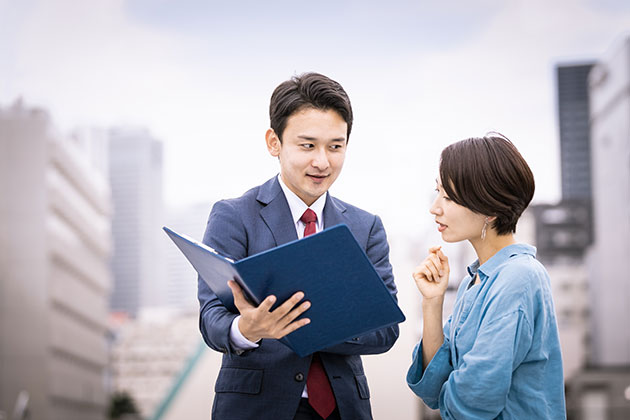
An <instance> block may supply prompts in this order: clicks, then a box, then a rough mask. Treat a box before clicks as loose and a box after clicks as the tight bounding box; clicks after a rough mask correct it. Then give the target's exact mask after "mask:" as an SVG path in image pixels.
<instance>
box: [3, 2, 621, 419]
mask: <svg viewBox="0 0 630 420" xmlns="http://www.w3.org/2000/svg"><path fill="white" fill-rule="evenodd" d="M629 30H630V3H628V2H627V1H613V0H608V1H601V0H600V1H594V0H575V1H570V0H559V1H554V2H543V1H539V0H533V1H509V2H505V1H499V0H482V1H476V2H466V1H462V0H457V1H454V2H437V1H436V2H412V1H400V0H393V1H389V2H386V3H383V2H373V1H361V2H358V1H348V2H332V1H326V0H325V1H320V2H316V3H312V2H311V3H308V2H298V3H296V2H288V1H277V2H255V1H238V2H232V3H225V2H221V3H220V2H215V1H201V0H182V1H178V2H174V1H167V0H111V1H98V2H81V1H71V0H50V1H45V0H24V1H15V0H13V1H11V0H0V420H13V419H15V420H17V419H27V418H28V419H33V420H39V419H59V420H73V419H77V420H91V419H106V418H124V416H127V417H126V418H142V419H152V420H171V419H184V418H185V419H193V420H194V419H207V418H208V417H209V414H210V408H211V403H212V398H213V395H214V394H213V393H214V381H215V378H216V376H217V373H218V369H219V366H220V362H221V355H220V354H219V353H215V352H213V351H211V350H209V349H208V348H207V347H206V346H205V345H204V344H203V341H202V339H201V336H200V334H199V332H198V326H197V323H198V319H197V311H198V307H197V301H196V283H197V282H196V275H195V273H194V271H193V270H192V268H191V267H189V266H188V263H187V262H186V260H185V259H184V258H183V256H182V255H181V254H179V251H178V250H177V249H176V248H175V246H174V245H173V244H172V243H169V240H168V238H167V236H166V235H164V234H163V232H162V231H161V227H162V226H163V225H167V226H169V227H171V228H173V229H175V230H176V231H178V232H181V233H185V234H188V235H190V236H192V237H194V238H198V239H200V238H201V237H202V235H203V231H204V228H205V223H206V220H207V217H208V214H209V211H210V209H211V207H212V204H213V203H214V202H215V201H217V200H219V199H221V198H228V197H236V196H239V195H240V194H242V193H243V192H244V191H246V190H247V189H249V188H250V187H252V186H255V185H258V184H260V183H262V182H264V181H265V180H267V179H268V178H270V177H272V176H273V175H274V174H276V173H277V171H278V167H277V162H276V161H275V160H274V159H273V158H272V157H271V156H269V155H268V153H267V151H266V148H265V144H264V132H265V130H266V129H267V128H268V124H269V121H268V103H269V97H270V96H271V92H272V91H273V89H274V88H275V86H277V85H278V84H279V83H280V82H282V81H283V80H286V79H288V78H289V77H291V76H292V75H294V74H299V73H302V72H305V71H317V72H321V73H323V74H326V75H328V76H330V77H332V78H333V79H335V80H337V81H339V82H340V83H341V84H342V85H343V86H344V88H345V89H346V90H347V92H348V94H349V95H350V98H351V100H352V103H353V108H354V111H355V123H354V127H353V132H352V137H351V139H350V143H349V150H348V155H347V159H346V167H345V168H344V171H343V173H342V175H341V176H340V178H339V179H338V180H337V182H336V184H335V185H334V186H333V188H332V190H331V192H332V193H333V194H334V195H336V196H338V197H340V198H342V199H344V200H346V201H348V202H351V203H353V204H356V205H358V206H360V207H362V208H365V209H366V210H369V211H371V212H373V213H376V214H379V215H380V216H381V217H382V218H383V221H384V223H385V227H386V229H387V232H388V238H389V242H390V246H391V255H390V258H391V262H392V264H393V266H394V274H395V276H396V282H397V286H398V288H399V294H398V298H399V302H400V306H401V308H402V309H403V311H404V312H405V314H406V316H407V321H406V322H405V323H403V324H401V335H400V339H399V340H398V342H397V343H396V345H395V346H394V348H393V349H392V350H391V351H389V352H388V353H386V354H383V355H378V356H367V357H364V358H363V359H364V364H365V367H366V371H367V376H368V381H369V384H370V387H371V396H372V397H371V398H372V407H373V414H374V417H375V419H402V420H406V419H410V420H411V419H413V420H417V419H434V418H439V413H436V412H434V411H432V410H429V409H428V408H427V407H426V406H424V404H423V403H422V402H421V401H420V400H419V399H418V398H416V397H415V395H414V394H412V393H411V391H409V390H408V389H407V386H406V383H405V374H406V370H407V367H408V365H409V363H410V360H411V351H412V349H413V346H414V345H415V343H416V342H417V340H418V339H419V337H420V334H421V325H422V322H421V316H422V314H421V311H420V294H419V293H418V292H417V290H416V289H415V286H414V284H413V281H412V279H411V277H410V273H411V271H412V269H413V267H414V266H415V265H416V264H418V263H419V262H420V261H422V259H424V257H425V255H426V252H427V249H428V248H429V247H430V246H432V245H435V244H440V243H441V240H440V236H439V234H438V232H437V230H436V229H435V227H434V226H435V225H434V222H433V218H432V216H431V215H430V214H429V212H428V208H429V206H430V203H431V201H432V200H433V195H434V192H433V189H434V187H435V182H434V180H435V177H436V175H437V168H438V162H439V153H440V151H441V150H442V148H444V147H445V146H446V145H448V144H450V143H452V142H454V141H457V140H460V139H463V138H466V137H471V136H481V135H484V134H485V133H486V132H488V131H492V130H496V131H499V132H501V133H503V134H505V135H506V136H507V137H509V138H510V139H512V141H513V142H514V143H515V144H516V146H517V147H518V148H519V150H520V151H521V153H522V154H523V155H524V157H525V159H526V160H528V162H529V163H530V165H531V167H532V169H533V172H534V175H535V177H536V182H537V191H536V195H535V198H534V202H533V204H532V205H531V206H530V208H529V209H528V210H527V212H526V213H525V215H524V216H523V218H522V219H521V221H520V222H519V226H518V230H517V236H518V238H519V240H521V241H524V242H528V243H532V244H534V245H536V246H537V248H538V258H539V259H540V260H541V261H542V262H543V263H544V264H545V266H546V267H547V269H548V271H549V273H550V276H551V279H552V287H553V293H554V300H555V304H556V311H557V316H558V322H559V328H560V335H561V341H562V350H563V357H564V371H565V384H566V393H567V411H568V417H569V418H570V419H584V420H591V419H595V420H598V419H615V420H616V419H628V418H630V327H628V322H629V321H630V276H629V275H628V272H627V268H626V264H627V263H628V260H630V32H629ZM443 245H444V249H445V250H446V251H447V253H448V255H449V256H450V259H451V261H452V266H453V273H452V280H451V286H450V289H451V290H450V293H449V296H450V298H449V304H447V305H446V306H447V307H446V308H445V312H446V315H448V314H449V313H450V310H451V305H452V300H453V299H454V291H455V290H456V287H457V286H458V283H459V280H460V279H461V278H462V277H463V275H464V270H465V267H466V265H467V264H469V263H470V262H471V261H472V260H473V259H474V253H473V251H472V249H471V247H470V246H469V245H468V244H443ZM133 413H135V414H133ZM121 416H122V417H121Z"/></svg>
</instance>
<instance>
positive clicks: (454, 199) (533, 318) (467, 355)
mask: <svg viewBox="0 0 630 420" xmlns="http://www.w3.org/2000/svg"><path fill="white" fill-rule="evenodd" d="M439 172H440V176H439V178H438V179H437V189H436V190H437V197H436V199H435V202H434V203H433V205H432V207H431V210H430V212H431V214H433V215H434V216H435V221H436V223H437V224H438V231H440V232H441V234H442V239H444V241H446V242H459V241H463V240H468V241H469V242H470V243H471V244H472V246H473V247H474V249H475V252H476V253H477V257H478V260H477V261H475V262H474V263H472V264H471V265H470V266H469V267H468V274H469V275H468V276H467V277H466V278H465V279H464V280H463V281H462V283H461V284H460V286H459V290H458V292H457V299H456V301H455V306H454V308H453V314H452V315H451V316H450V317H449V318H448V320H447V322H446V324H444V325H443V323H442V306H443V301H444V293H445V291H446V287H447V285H448V281H449V271H450V270H449V263H448V258H447V256H446V255H445V254H444V252H443V251H442V250H441V248H440V247H439V246H435V247H432V248H431V249H430V250H429V255H428V256H427V258H426V259H425V260H424V261H423V262H422V263H421V264H420V265H419V266H418V267H417V268H416V269H415V270H414V273H413V277H414V280H415V282H416V285H417V287H418V289H419V290H420V292H421V293H422V297H423V300H422V312H423V337H422V340H421V341H420V343H418V345H417V346H416V347H415V349H414V351H413V362H412V365H411V367H410V368H409V371H408V373H407V383H408V385H409V387H410V388H411V389H412V390H413V392H414V393H416V394H417V395H418V396H420V397H421V398H422V399H423V400H424V402H425V403H426V404H427V405H428V406H429V407H431V408H434V409H437V408H439V410H440V413H441V415H442V418H444V419H495V418H496V419H564V418H566V414H565V413H566V411H565V400H564V384H563V376H562V359H561V355H560V342H559V339H558V327H557V324H556V316H555V312H554V305H553V301H552V298H551V287H550V283H549V275H548V274H547V271H546V270H545V268H544V267H543V266H542V265H541V264H540V263H539V262H538V261H537V260H536V249H535V248H534V247H532V246H529V245H526V244H517V243H516V241H515V240H514V236H513V234H514V233H515V231H516V222H517V221H518V218H519V217H520V215H521V214H522V213H523V210H525V208H526V207H527V206H528V204H529V202H530V201H531V199H532V196H533V195H534V177H533V175H532V172H531V170H530V169H529V166H528V165H527V162H525V160H524V159H523V157H522V156H521V155H520V153H519V152H518V150H516V148H515V147H514V145H513V144H512V143H511V142H510V141H509V140H508V139H507V138H505V137H503V136H502V135H499V134H492V135H490V136H487V137H483V138H471V139H467V140H463V141H460V142H457V143H454V144H452V145H450V146H448V147H447V148H446V149H444V150H443V151H442V156H441V161H440V171H439Z"/></svg>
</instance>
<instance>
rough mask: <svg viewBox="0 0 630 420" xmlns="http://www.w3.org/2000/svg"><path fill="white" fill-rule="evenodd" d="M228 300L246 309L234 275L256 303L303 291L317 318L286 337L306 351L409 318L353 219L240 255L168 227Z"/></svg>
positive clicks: (309, 314)
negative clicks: (351, 225)
mask: <svg viewBox="0 0 630 420" xmlns="http://www.w3.org/2000/svg"><path fill="white" fill-rule="evenodd" d="M164 230H165V231H166V233H167V234H168V236H169V237H170V238H171V239H172V240H173V242H175V244H176V245H177V247H178V248H179V249H180V250H181V251H182V253H183V254H184V255H185V256H186V258H188V261H190V263H191V264H192V265H193V267H194V268H195V270H197V272H198V273H199V275H200V276H201V278H203V280H204V281H205V282H206V283H207V284H208V287H210V289H211V290H212V291H213V292H214V293H215V294H216V295H217V296H218V297H219V299H220V300H221V302H222V303H223V304H224V305H225V307H226V308H227V309H228V310H230V311H232V312H234V313H238V310H237V309H236V307H235V306H234V300H233V297H232V292H231V290H230V288H229V287H228V285H227V282H228V280H231V279H234V280H235V281H236V282H237V283H238V284H239V285H240V286H241V288H242V289H243V290H244V292H245V294H246V295H247V297H248V298H249V299H250V300H251V301H252V302H253V303H254V304H256V305H258V304H260V302H261V301H262V300H264V299H265V298H266V297H267V296H269V295H271V294H273V295H275V296H276V297H277V304H281V303H282V302H284V301H285V300H287V299H288V298H289V297H291V296H292V295H293V294H294V293H295V292H298V291H303V292H304V295H305V298H304V299H306V300H308V301H310V302H311V307H310V308H309V309H308V310H307V311H306V312H305V313H304V315H302V316H305V317H308V318H309V319H310V320H311V322H310V324H308V325H306V326H304V327H302V328H300V329H298V330H296V331H294V332H292V333H291V334H289V335H287V336H285V337H284V338H282V339H281V340H280V341H282V342H283V343H284V344H286V345H287V346H288V347H289V348H291V349H292V350H293V351H294V352H295V353H297V354H298V355H299V356H301V357H304V356H307V355H309V354H311V353H314V352H316V351H320V350H323V349H325V348H327V347H330V346H333V345H335V344H339V343H341V342H343V341H346V340H349V339H352V338H355V337H358V336H360V335H362V334H366V333H368V332H371V331H374V330H378V329H381V328H384V327H387V326H390V325H393V324H397V323H400V322H403V321H404V320H405V316H404V315H403V313H402V311H401V310H400V308H399V307H398V305H397V304H396V301H395V300H394V298H393V297H392V295H391V294H390V293H389V290H388V289H387V287H386V286H385V283H383V280H381V278H380V277H379V275H378V274H377V273H376V270H375V269H374V266H373V265H372V263H371V262H370V260H369V259H368V257H367V255H366V254H365V252H364V251H363V249H362V248H361V246H360V245H359V244H358V243H357V241H356V239H355V238H354V236H353V235H352V233H351V232H350V230H349V229H348V227H347V226H346V225H337V226H333V227H331V228H329V229H325V230H323V231H321V232H319V233H316V234H314V235H310V236H308V237H306V238H304V239H300V240H296V241H293V242H289V243H287V244H285V245H281V246H279V247H276V248H272V249H270V250H267V251H264V252H261V253H259V254H256V255H252V256H249V257H247V258H244V259H242V260H239V261H237V262H232V261H231V260H228V259H227V258H224V257H222V256H220V255H218V254H217V253H216V252H215V251H214V250H213V249H212V248H210V247H208V246H206V245H204V244H202V243H199V242H197V241H195V240H193V239H191V238H189V237H187V236H185V235H180V234H178V233H176V232H174V231H172V230H171V229H169V228H167V227H164Z"/></svg>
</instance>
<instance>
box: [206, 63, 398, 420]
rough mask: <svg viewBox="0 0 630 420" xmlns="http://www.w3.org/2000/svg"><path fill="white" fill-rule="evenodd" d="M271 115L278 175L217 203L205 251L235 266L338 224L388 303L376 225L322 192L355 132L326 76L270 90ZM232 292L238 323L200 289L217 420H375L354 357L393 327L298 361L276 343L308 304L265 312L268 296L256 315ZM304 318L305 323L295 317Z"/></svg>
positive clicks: (340, 93) (384, 339)
mask: <svg viewBox="0 0 630 420" xmlns="http://www.w3.org/2000/svg"><path fill="white" fill-rule="evenodd" d="M269 112H270V118H271V128H270V129H269V130H267V133H266V135H265V139H266V142H267V149H268V150H269V153H270V154H271V155H272V156H274V157H277V158H278V160H279V162H280V174H279V175H278V176H275V177H273V178H272V179H270V180H269V181H267V182H266V183H264V184H263V185H260V186H258V187H255V188H253V189H251V190H249V191H247V192H246V193H245V194H244V195H243V196H241V197H239V198H236V199H230V200H223V201H219V202H217V203H216V204H215V205H214V207H213V209H212V212H211V214H210V217H209V220H208V225H207V228H206V233H205V235H204V240H203V241H204V243H205V244H207V245H209V246H210V247H212V248H214V249H215V250H216V251H217V252H219V253H220V254H222V255H224V256H226V257H228V258H231V259H234V260H239V259H242V258H245V257H247V256H249V255H253V254H257V253H259V252H262V251H265V250H267V249H270V248H273V247H276V246H279V245H282V244H285V243H287V242H290V241H293V240H296V239H298V238H302V237H304V236H307V235H309V234H312V233H315V232H318V231H320V230H322V229H323V228H325V227H331V226H334V225H337V224H339V223H345V224H346V225H348V227H349V228H350V230H351V231H352V233H353V234H354V236H355V238H356V239H357V241H358V242H359V244H360V245H361V246H362V248H363V249H364V250H365V252H366V254H367V255H368V257H369V258H370V260H371V262H372V263H373V264H374V266H375V267H376V270H377V272H378V274H379V275H380V276H381V278H382V279H383V281H384V283H385V285H386V286H387V287H388V289H389V291H390V293H391V294H392V295H393V296H394V297H395V296H396V286H395V285H394V281H393V275H392V268H391V265H390V263H389V246H388V244H387V238H386V236H385V230H384V228H383V224H382V222H381V220H380V218H379V217H378V216H374V215H372V214H370V213H367V212H365V211H363V210H361V209H358V208H356V207H354V206H352V205H349V204H346V203H344V202H342V201H340V200H338V199H336V198H334V197H331V196H330V195H329V194H328V193H327V192H328V189H329V188H330V186H331V185H332V184H333V182H335V180H336V179H337V176H339V173H340V172H341V168H342V166H343V162H344V159H345V155H346V149H347V146H348V139H349V136H350V131H351V129H352V119H353V117H352V107H351V105H350V99H349V98H348V96H347V94H346V92H345V91H344V90H343V88H342V87H341V85H339V84H338V83H337V82H335V81H333V80H331V79H329V78H328V77H326V76H323V75H320V74H316V73H307V74H303V75H301V76H297V77H294V78H292V79H291V80H288V81H286V82H283V83H282V84H280V85H279V86H278V87H277V88H276V89H275V91H274V92H273V95H272V96H271V104H270V107H269ZM313 258H317V255H313ZM340 281H343V279H340ZM230 287H231V288H232V292H233V294H234V301H235V305H236V307H237V308H238V309H239V312H240V315H238V314H234V313H231V312H229V311H228V310H227V309H226V308H225V307H224V306H223V305H222V304H221V302H220V301H219V299H218V298H217V297H216V295H215V294H214V293H212V291H211V290H210V289H209V288H208V287H207V285H206V284H205V282H204V281H203V280H200V281H199V302H200V306H201V309H200V329H201V333H202V335H203V337H204V340H205V341H206V343H207V344H208V346H210V347H211V348H213V349H215V350H217V351H220V352H223V353H224V356H223V363H222V366H221V370H220V372H219V376H218V378H217V381H216V385H215V399H214V404H213V408H212V417H213V418H214V419H217V420H223V419H230V420H231V419H269V420H284V419H286V420H290V419H322V418H328V419H352V420H357V419H371V418H372V415H371V408H370V393H369V389H368V384H367V379H366V377H365V374H364V372H363V365H362V363H361V357H360V355H362V354H378V353H384V352H386V351H387V350H389V349H390V348H391V347H392V346H393V344H394V342H395V341H396V339H397V338H398V327H397V326H392V327H388V328H384V329H381V330H378V331H375V332H372V333H369V334H366V335H363V336H360V337H356V338H354V339H353V340H350V341H348V342H345V343H341V344H338V345H335V346H333V347H331V348H328V349H325V350H323V351H321V352H318V353H316V354H315V355H312V356H308V357H304V358H300V357H298V356H297V355H296V354H295V353H293V352H292V351H291V350H290V349H289V348H288V347H286V346H284V344H282V343H280V342H279V341H278V339H280V338H282V337H284V336H285V335H287V334H289V333H290V332H292V331H295V330H296V329H298V328H300V327H302V326H304V325H306V324H307V323H308V322H309V320H308V312H306V313H305V311H307V310H308V307H309V305H310V303H309V302H308V296H306V297H304V296H303V293H301V292H298V293H296V294H295V295H294V296H292V297H291V298H289V299H288V300H287V301H286V302H282V303H280V305H278V306H277V307H276V308H275V309H273V310H272V306H273V305H274V303H275V297H274V296H269V297H267V298H266V299H265V300H264V301H263V302H262V303H261V304H260V305H259V306H258V307H255V306H253V305H252V304H251V303H249V302H248V301H247V300H246V299H245V298H244V296H243V293H242V291H241V290H240V288H239V287H238V285H236V283H234V282H230ZM303 298H304V299H306V300H305V301H303V302H301V301H302V299H303ZM300 302H301V303H300ZM375 310H378V308H375ZM302 313H305V318H303V319H298V317H299V316H300V315H301V314H302ZM296 319H297V320H296Z"/></svg>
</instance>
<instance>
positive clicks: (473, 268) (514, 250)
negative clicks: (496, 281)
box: [467, 244, 536, 281]
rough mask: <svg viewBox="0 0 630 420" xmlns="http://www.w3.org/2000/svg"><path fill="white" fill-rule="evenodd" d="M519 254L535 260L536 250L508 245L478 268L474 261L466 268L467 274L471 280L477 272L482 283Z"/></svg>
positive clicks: (477, 261) (529, 246) (525, 245)
mask: <svg viewBox="0 0 630 420" xmlns="http://www.w3.org/2000/svg"><path fill="white" fill-rule="evenodd" d="M520 254H528V255H531V256H532V257H534V258H536V248H535V247H533V246H531V245H527V244H513V245H508V246H506V247H505V248H503V249H501V250H500V251H499V252H497V253H496V254H494V255H493V256H492V257H490V259H489V260H488V261H486V262H485V263H484V264H482V265H481V266H479V260H475V262H473V263H472V264H470V265H469V266H468V267H467V270H468V274H470V277H471V278H474V277H475V274H477V272H479V278H480V279H481V281H483V280H484V279H486V278H488V277H490V276H492V274H493V273H494V272H495V271H496V269H497V268H499V267H500V266H501V265H503V263H505V261H507V260H508V259H510V258H512V257H513V256H515V255H520Z"/></svg>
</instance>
